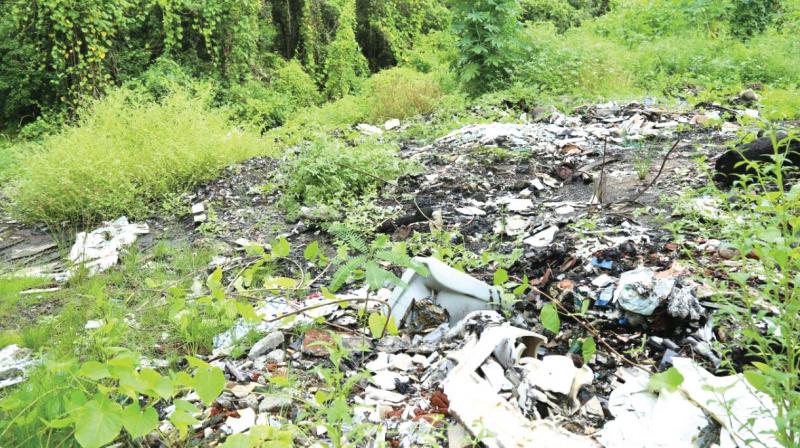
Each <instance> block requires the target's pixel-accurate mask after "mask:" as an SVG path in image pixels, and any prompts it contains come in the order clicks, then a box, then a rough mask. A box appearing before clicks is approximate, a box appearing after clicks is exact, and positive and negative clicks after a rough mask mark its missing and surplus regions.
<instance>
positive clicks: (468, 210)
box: [456, 205, 486, 216]
mask: <svg viewBox="0 0 800 448" xmlns="http://www.w3.org/2000/svg"><path fill="white" fill-rule="evenodd" d="M456 211H457V212H458V213H461V214H462V215H466V216H486V212H485V211H483V210H482V209H480V208H478V207H475V206H473V205H468V206H466V207H457V208H456Z"/></svg>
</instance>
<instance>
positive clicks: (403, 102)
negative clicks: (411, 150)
mask: <svg viewBox="0 0 800 448" xmlns="http://www.w3.org/2000/svg"><path fill="white" fill-rule="evenodd" d="M366 96H367V103H368V107H369V111H370V118H371V119H372V120H374V121H377V120H386V119H390V118H400V119H402V118H407V117H411V116H414V115H419V114H426V113H431V112H433V111H434V110H435V109H436V105H437V103H438V101H439V98H441V96H442V89H441V87H439V84H438V83H437V82H436V80H435V79H434V78H433V76H431V75H425V74H421V73H418V72H416V71H414V70H412V69H409V68H393V69H389V70H385V71H383V72H380V73H378V74H377V75H375V76H373V77H372V78H370V79H369V81H368V82H367V87H366Z"/></svg>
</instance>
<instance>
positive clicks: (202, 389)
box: [192, 365, 225, 406]
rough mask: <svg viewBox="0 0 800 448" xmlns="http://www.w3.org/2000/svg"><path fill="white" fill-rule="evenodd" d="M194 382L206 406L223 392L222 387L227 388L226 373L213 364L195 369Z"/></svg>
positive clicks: (195, 388)
mask: <svg viewBox="0 0 800 448" xmlns="http://www.w3.org/2000/svg"><path fill="white" fill-rule="evenodd" d="M192 383H193V384H192V386H193V387H194V390H195V392H197V395H199V396H200V399H201V400H203V403H205V404H206V406H210V405H211V403H213V402H214V400H215V399H216V398H217V397H218V396H219V394H220V393H221V392H222V389H223V388H225V375H224V374H223V373H222V370H220V369H219V368H217V367H214V366H211V365H206V366H201V367H198V368H197V371H195V373H194V379H193V381H192Z"/></svg>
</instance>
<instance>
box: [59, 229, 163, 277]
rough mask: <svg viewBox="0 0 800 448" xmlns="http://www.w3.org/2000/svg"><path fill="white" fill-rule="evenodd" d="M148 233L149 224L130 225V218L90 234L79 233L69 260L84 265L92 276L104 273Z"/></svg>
mask: <svg viewBox="0 0 800 448" xmlns="http://www.w3.org/2000/svg"><path fill="white" fill-rule="evenodd" d="M148 233H150V228H149V227H148V226H147V224H130V223H128V218H126V217H124V216H123V217H121V218H119V219H117V220H116V221H113V222H110V223H105V225H103V227H100V228H97V229H95V230H93V231H91V232H89V233H86V232H80V233H78V235H76V237H75V244H74V245H73V246H72V249H71V250H70V252H69V259H70V261H72V262H73V263H75V264H82V265H83V266H84V267H85V268H86V269H88V271H89V273H90V274H96V273H98V272H103V271H105V270H107V269H109V268H111V267H112V266H114V265H116V264H117V263H118V262H119V255H120V252H121V251H122V250H123V249H124V248H126V247H128V246H130V245H131V244H133V243H134V242H136V239H137V238H138V237H139V235H145V234H148ZM71 275H72V273H70V274H69V276H71Z"/></svg>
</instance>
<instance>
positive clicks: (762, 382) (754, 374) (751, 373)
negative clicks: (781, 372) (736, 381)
mask: <svg viewBox="0 0 800 448" xmlns="http://www.w3.org/2000/svg"><path fill="white" fill-rule="evenodd" d="M743 374H744V378H745V379H746V380H747V382H748V383H750V385H751V386H753V387H754V388H755V389H756V390H757V391H759V392H763V393H765V394H770V393H773V392H774V391H772V390H770V388H769V382H768V380H767V377H766V375H764V374H763V373H761V372H759V371H758V370H755V369H747V370H745V371H744V373H743Z"/></svg>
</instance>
